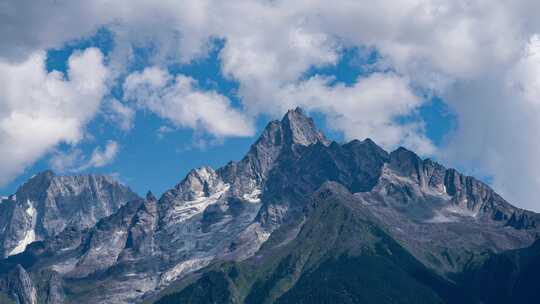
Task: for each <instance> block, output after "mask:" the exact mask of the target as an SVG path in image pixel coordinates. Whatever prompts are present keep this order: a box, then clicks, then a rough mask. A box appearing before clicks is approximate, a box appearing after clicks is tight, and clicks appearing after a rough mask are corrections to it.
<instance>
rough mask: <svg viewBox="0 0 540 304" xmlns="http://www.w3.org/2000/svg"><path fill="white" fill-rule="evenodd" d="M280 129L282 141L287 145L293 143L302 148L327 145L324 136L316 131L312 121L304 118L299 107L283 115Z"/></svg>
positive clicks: (306, 117) (327, 142)
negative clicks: (320, 144) (319, 144)
mask: <svg viewBox="0 0 540 304" xmlns="http://www.w3.org/2000/svg"><path fill="white" fill-rule="evenodd" d="M281 128H282V130H283V133H284V134H283V135H284V139H285V141H286V142H287V143H289V144H292V143H294V144H299V145H303V146H309V145H311V144H314V143H317V142H321V143H323V144H326V145H327V144H329V141H328V139H326V137H325V136H324V134H322V133H321V132H320V131H319V130H317V127H316V126H315V123H314V122H313V119H312V118H311V117H308V116H306V115H305V114H304V111H303V110H302V109H301V108H300V107H298V108H296V109H294V110H289V111H288V112H287V114H285V116H284V117H283V119H282V120H281Z"/></svg>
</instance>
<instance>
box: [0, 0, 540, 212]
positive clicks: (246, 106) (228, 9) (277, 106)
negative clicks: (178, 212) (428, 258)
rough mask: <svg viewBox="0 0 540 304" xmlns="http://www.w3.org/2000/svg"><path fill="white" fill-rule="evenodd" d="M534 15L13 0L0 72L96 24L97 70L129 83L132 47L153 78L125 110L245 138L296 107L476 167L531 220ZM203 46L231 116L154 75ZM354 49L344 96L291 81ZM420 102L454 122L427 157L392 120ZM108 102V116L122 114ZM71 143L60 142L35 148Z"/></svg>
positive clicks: (425, 8)
mask: <svg viewBox="0 0 540 304" xmlns="http://www.w3.org/2000/svg"><path fill="white" fill-rule="evenodd" d="M51 5H52V6H53V9H49V8H50V6H51ZM539 10H540V3H539V2H538V1H533V0H529V1H527V0H523V1H502V0H497V1H485V0H477V1H450V0H421V1H418V0H398V1H390V0H383V1H377V2H369V3H366V2H365V1H350V0H336V1H332V2H329V1H323V0H320V1H318V0H296V1H283V0H278V1H262V0H261V1H241V0H230V1H211V0H196V1H189V0H185V1H175V2H172V1H165V2H164V1H159V2H158V1H152V2H149V1H129V2H128V1H122V0H121V1H115V2H114V3H107V4H106V5H105V4H104V3H102V2H88V3H78V2H73V1H65V2H62V1H60V2H58V1H56V2H54V4H51V3H49V2H40V3H37V4H36V3H33V2H32V3H28V2H27V1H13V2H11V3H9V4H3V6H2V9H0V12H2V13H0V14H2V15H1V17H2V18H0V39H1V40H2V41H4V42H6V43H3V44H2V46H0V57H3V58H4V59H6V60H4V63H3V64H2V66H3V67H5V66H6V65H8V66H11V67H13V66H23V65H25V64H28V63H29V62H32V61H33V62H34V65H39V62H42V61H43V60H44V59H43V56H44V55H43V53H41V55H40V56H41V57H39V56H38V57H39V58H38V60H37V63H36V59H35V58H36V55H35V54H36V50H40V49H46V48H51V47H61V46H62V45H63V44H64V43H65V42H66V41H69V40H71V39H77V38H82V37H85V36H88V35H89V34H91V33H92V32H94V31H95V30H96V29H98V28H99V27H102V26H104V27H107V28H108V29H109V30H111V32H112V33H113V37H114V40H115V47H114V49H113V50H112V52H111V55H110V65H109V67H110V68H109V69H110V70H112V72H111V73H114V75H115V76H119V75H123V74H126V73H128V74H129V71H127V67H128V66H129V63H130V61H131V60H132V59H133V58H134V57H135V53H134V51H133V50H134V49H135V48H141V47H143V48H147V49H150V50H151V51H150V57H151V58H150V62H151V63H152V65H155V66H156V67H155V68H148V69H145V70H144V71H141V72H137V73H134V74H133V75H131V76H129V77H128V79H127V80H126V83H125V84H124V89H126V90H127V91H128V96H127V97H128V98H129V99H130V100H131V101H133V103H135V104H136V105H137V107H138V108H143V109H146V110H149V111H152V112H154V113H156V114H157V115H159V116H161V117H163V118H165V119H167V120H169V121H170V122H171V123H172V124H174V125H175V126H176V127H188V128H195V129H198V130H205V131H207V132H210V133H213V134H215V135H217V136H242V135H249V134H252V131H253V130H252V127H251V120H252V119H253V118H255V117H256V116H257V115H258V114H260V113H268V114H270V115H276V116H277V115H280V114H281V112H282V111H283V110H284V109H286V108H288V107H292V106H294V105H297V104H300V105H303V106H304V107H306V108H308V109H310V110H313V111H320V112H322V113H324V114H326V115H327V117H328V118H329V119H328V121H329V123H330V126H331V127H333V128H335V129H338V130H342V131H343V132H344V134H345V135H346V137H347V138H352V137H364V136H369V137H374V138H375V139H377V141H379V142H380V143H382V144H383V145H385V146H386V147H394V146H396V145H406V146H409V147H412V148H415V149H419V150H420V151H422V152H424V153H427V154H429V153H432V152H435V153H437V154H436V155H437V156H438V157H439V158H443V159H444V160H445V161H446V162H448V163H450V164H452V165H464V166H465V167H472V168H476V169H478V170H479V172H481V173H482V174H485V175H490V176H493V181H494V186H495V188H496V190H498V191H501V192H503V194H504V195H505V196H506V197H507V198H509V199H510V200H512V201H514V202H515V203H516V204H519V205H521V206H525V207H529V208H536V209H538V208H540V207H539V206H538V203H536V201H535V199H536V197H538V196H539V194H540V190H538V189H540V180H539V179H538V178H537V171H538V170H539V169H540V145H538V144H537V142H540V141H537V140H531V138H532V139H534V138H535V134H537V133H538V132H539V131H540V130H539V128H540V125H539V123H538V122H537V121H538V119H537V117H538V115H539V114H540V112H539V109H538V100H540V96H538V95H539V84H538V79H539V78H538V75H539V74H538V73H540V69H539V68H538V67H539V64H538V61H539V59H538V58H539V56H538V44H539V43H538V35H539V33H540V19H539V18H537V17H536V15H535V14H536V12H537V11H539ZM82 12H84V13H82ZM51 14H52V15H51ZM14 16H16V17H14ZM214 39H220V40H222V41H223V48H222V49H221V51H220V53H219V59H220V64H221V68H222V72H223V74H224V76H225V77H227V78H229V79H232V80H235V81H238V85H239V90H238V97H240V100H241V101H242V107H241V109H240V108H235V107H233V106H232V105H231V103H230V101H229V100H228V99H227V98H226V97H224V96H222V95H220V94H218V93H216V92H212V91H210V92H205V91H203V90H201V89H199V88H197V85H196V82H195V81H194V80H193V79H191V78H189V75H178V76H176V75H170V74H168V73H167V72H166V70H165V68H166V66H167V65H168V64H170V63H173V62H175V63H185V62H189V61H191V60H194V59H197V58H201V57H204V56H205V55H206V54H207V52H208V50H209V48H210V47H211V41H213V40H214ZM355 47H361V48H367V49H370V50H374V51H376V52H377V54H378V55H379V57H380V59H379V60H378V61H377V63H376V64H375V68H376V70H378V71H379V73H374V74H372V75H367V76H363V77H360V78H359V79H358V80H357V81H356V82H355V83H353V84H352V85H350V86H346V85H342V84H337V85H335V84H334V83H332V82H331V81H329V79H327V78H324V77H321V76H318V77H313V78H309V79H304V76H305V75H306V72H308V71H310V69H311V68H313V67H324V66H329V65H333V64H335V63H336V62H338V61H339V59H340V54H341V50H342V49H343V48H355ZM13 60H16V61H17V64H15V63H14V61H13ZM40 69H41V70H43V68H40ZM4 70H5V68H4ZM389 71H390V72H389ZM2 74H3V75H8V74H7V72H6V73H2ZM41 74H42V75H45V76H43V77H44V78H54V77H53V76H54V75H55V74H48V73H45V72H41ZM3 77H6V78H7V76H3ZM25 81H26V79H25ZM25 81H22V82H23V83H24V82H25ZM57 81H58V82H67V83H69V82H71V81H73V80H72V79H71V77H70V80H65V79H63V78H62V77H60V76H58V77H57ZM36 83H38V82H36ZM39 83H41V81H39ZM32 87H33V86H32ZM130 92H131V95H130ZM8 95H9V94H5V93H2V97H0V98H2V100H6V98H8V97H5V96H8ZM425 95H427V96H433V95H436V96H439V97H442V98H443V100H444V101H445V102H446V103H447V105H448V107H449V108H450V109H451V110H452V111H453V112H454V113H455V114H456V118H457V123H458V124H457V128H456V130H454V131H453V132H452V134H449V137H448V140H447V141H446V142H445V143H444V144H443V146H441V147H437V149H436V150H435V149H434V148H433V146H432V144H431V143H430V142H429V140H428V139H426V136H425V132H424V129H425V128H426V126H424V124H423V123H422V121H421V120H418V119H416V120H413V121H412V122H409V123H403V120H402V119H400V118H403V117H415V116H416V114H415V113H416V110H417V109H418V107H420V106H422V105H424V104H425V103H426V102H427V101H426V99H425V98H420V97H419V96H425ZM143 97H145V98H146V99H147V100H146V101H145V100H144V98H143ZM9 98H11V97H9ZM123 101H124V100H122V101H121V102H123ZM2 102H3V103H4V101H2ZM116 105H117V106H118V105H119V104H116ZM121 105H122V106H123V107H118V108H117V110H120V111H116V113H128V112H129V111H123V110H125V109H126V108H124V107H125V106H126V105H125V104H123V103H122V104H121ZM21 107H22V108H24V106H21ZM203 108H204V109H203ZM6 109H7V108H5V107H4V106H3V105H2V106H1V107H0V121H6V119H7V117H10V116H12V115H15V114H11V113H12V112H14V111H13V110H9V109H8V110H6ZM207 109H208V110H207ZM122 111H123V112H122ZM23 112H24V111H23ZM113 112H114V111H113ZM6 113H7V114H6ZM90 113H92V112H91V111H90ZM218 113H219V114H220V115H219V117H220V119H221V120H219V121H217V120H216V119H215V117H217V116H216V115H217V114H218ZM118 115H120V116H118V117H122V116H121V115H122V114H118ZM90 116H91V115H90ZM127 116H129V115H127ZM127 116H126V117H127ZM76 120H77V121H79V120H78V119H76ZM17 121H20V120H19V119H17ZM37 121H38V120H31V122H36V123H37ZM125 121H126V122H129V119H126V120H125ZM237 121H238V122H239V123H238V124H236V126H235V123H236V122H237ZM406 121H410V120H408V119H407V120H406ZM57 123H60V122H59V121H57ZM63 123H66V122H64V121H63ZM74 125H77V126H78V125H79V124H78V123H74ZM120 125H121V126H124V127H125V128H126V129H128V127H129V126H131V125H130V124H129V123H125V124H123V123H121V124H120ZM427 127H428V128H429V126H427ZM54 129H55V130H57V129H58V128H54ZM70 129H71V130H76V131H80V127H73V128H70ZM78 137H79V134H78V133H77V132H73V134H72V135H71V136H66V135H61V136H60V135H59V136H56V138H57V140H51V143H47V144H41V145H40V146H47V147H50V146H51V145H53V144H52V143H54V142H58V141H62V140H63V141H75V140H74V139H76V138H78ZM0 138H1V139H0V143H1V144H2V146H4V143H8V144H9V143H11V144H13V143H14V142H13V141H12V142H8V140H7V139H6V138H8V137H7V136H6V135H4V134H2V135H0ZM0 149H2V148H0ZM4 149H5V148H4ZM30 150H35V151H37V150H36V149H30ZM42 150H43V149H42ZM42 150H39V151H42ZM39 151H38V152H39ZM38 152H35V153H34V154H33V155H34V156H32V157H26V158H25V159H35V158H36V157H38V156H37V155H39V154H40V153H41V152H39V153H38ZM23 154H24V153H23ZM6 155H8V154H6ZM17 155H18V154H17ZM4 158H6V157H4ZM15 160H17V158H15ZM15 163H17V161H16V162H15ZM28 163H30V161H26V160H25V161H24V162H21V165H19V169H17V170H15V171H13V172H18V171H20V170H21V169H20V168H23V167H24V166H25V164H28ZM13 174H15V173H11V174H8V175H13Z"/></svg>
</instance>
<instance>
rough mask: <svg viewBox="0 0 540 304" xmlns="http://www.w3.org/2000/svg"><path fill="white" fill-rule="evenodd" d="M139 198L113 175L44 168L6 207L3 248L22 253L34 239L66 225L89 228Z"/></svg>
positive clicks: (1, 223)
mask: <svg viewBox="0 0 540 304" xmlns="http://www.w3.org/2000/svg"><path fill="white" fill-rule="evenodd" d="M137 198H139V197H138V196H137V194H135V193H134V192H133V191H131V189H129V188H128V187H126V186H123V185H121V184H120V183H118V182H117V181H115V180H114V179H113V178H112V177H110V176H101V175H80V176H60V175H55V174H54V173H53V172H52V171H44V172H42V173H39V174H37V175H35V176H33V177H32V178H30V179H29V180H28V181H27V182H26V183H24V184H23V185H22V186H21V187H20V188H19V189H18V190H17V192H16V194H15V195H13V196H12V199H11V201H12V203H10V204H6V206H4V207H3V210H0V211H2V216H1V218H0V219H1V221H0V250H1V252H2V255H3V256H9V255H14V254H18V253H20V252H22V251H24V250H25V248H26V246H27V245H28V244H30V243H32V242H34V241H39V240H43V239H46V238H49V237H51V236H55V235H57V234H58V233H60V232H62V231H63V230H64V229H65V228H66V227H68V226H71V227H76V228H88V227H91V226H93V225H94V224H95V223H96V222H97V221H98V220H100V219H101V218H103V217H107V216H109V215H111V214H112V213H114V212H116V211H117V210H118V209H119V208H120V207H121V206H122V205H124V204H125V203H127V202H128V201H131V200H134V199H137Z"/></svg>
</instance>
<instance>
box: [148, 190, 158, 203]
mask: <svg viewBox="0 0 540 304" xmlns="http://www.w3.org/2000/svg"><path fill="white" fill-rule="evenodd" d="M146 200H147V201H157V198H156V197H155V195H154V193H152V191H148V192H147V193H146Z"/></svg>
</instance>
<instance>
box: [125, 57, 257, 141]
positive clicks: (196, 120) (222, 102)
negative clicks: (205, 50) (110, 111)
mask: <svg viewBox="0 0 540 304" xmlns="http://www.w3.org/2000/svg"><path fill="white" fill-rule="evenodd" d="M124 97H125V99H126V100H131V101H134V102H136V103H137V105H138V107H140V108H144V109H148V110H150V111H152V112H154V113H155V114H157V115H159V116H160V117H163V118H165V119H167V120H169V121H170V122H171V123H173V124H174V125H176V126H179V127H188V128H192V129H195V130H200V129H202V130H204V131H206V132H208V133H210V134H212V135H214V136H217V137H223V136H249V135H252V134H253V132H254V129H253V126H252V122H251V121H250V120H249V119H248V118H247V117H246V116H244V115H243V114H242V113H241V112H239V111H238V110H236V109H234V108H233V107H232V106H231V102H230V100H229V99H228V98H227V97H225V96H223V95H220V94H219V93H217V92H214V91H203V90H201V89H198V88H197V84H196V81H195V80H194V79H193V78H190V77H188V76H185V75H177V76H176V77H173V76H172V75H170V74H169V73H168V72H167V71H165V70H162V69H159V68H156V67H151V68H146V69H145V70H144V71H142V72H135V73H133V74H131V75H129V76H128V77H127V79H126V81H125V83H124Z"/></svg>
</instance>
